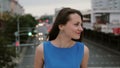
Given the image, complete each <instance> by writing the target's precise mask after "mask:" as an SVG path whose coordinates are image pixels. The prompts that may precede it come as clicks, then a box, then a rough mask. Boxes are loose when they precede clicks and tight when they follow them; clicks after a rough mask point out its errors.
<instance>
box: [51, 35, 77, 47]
mask: <svg viewBox="0 0 120 68" xmlns="http://www.w3.org/2000/svg"><path fill="white" fill-rule="evenodd" d="M74 43H75V42H74V41H73V40H71V38H68V37H66V36H64V35H58V36H57V38H56V39H55V40H53V44H55V46H56V47H60V48H69V47H72V46H73V44H74Z"/></svg>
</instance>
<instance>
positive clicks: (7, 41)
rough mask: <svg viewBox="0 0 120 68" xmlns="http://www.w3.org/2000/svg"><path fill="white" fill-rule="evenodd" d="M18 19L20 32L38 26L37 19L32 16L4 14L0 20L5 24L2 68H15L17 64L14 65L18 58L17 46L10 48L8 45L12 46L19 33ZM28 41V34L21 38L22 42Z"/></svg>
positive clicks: (1, 39) (0, 33)
mask: <svg viewBox="0 0 120 68" xmlns="http://www.w3.org/2000/svg"><path fill="white" fill-rule="evenodd" d="M18 19H19V23H20V31H22V28H25V29H24V30H27V29H28V27H35V25H36V24H37V22H36V20H35V18H34V17H33V16H32V15H30V14H27V15H23V16H12V15H10V13H8V12H6V13H3V16H2V17H1V18H0V21H1V20H2V24H3V29H0V68H3V67H5V68H14V65H15V63H13V58H15V57H16V53H15V52H16V51H15V46H10V47H9V46H8V45H12V44H13V43H14V42H15V35H14V33H15V32H16V31H17V23H18ZM26 33H27V31H26ZM27 39H28V36H27V34H26V35H23V36H20V40H21V41H22V42H24V43H25V42H26V41H27ZM23 40H24V41H23Z"/></svg>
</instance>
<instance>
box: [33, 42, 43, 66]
mask: <svg viewBox="0 0 120 68" xmlns="http://www.w3.org/2000/svg"><path fill="white" fill-rule="evenodd" d="M43 62H44V57H43V43H41V44H40V45H38V46H37V47H36V52H35V60H34V68H43Z"/></svg>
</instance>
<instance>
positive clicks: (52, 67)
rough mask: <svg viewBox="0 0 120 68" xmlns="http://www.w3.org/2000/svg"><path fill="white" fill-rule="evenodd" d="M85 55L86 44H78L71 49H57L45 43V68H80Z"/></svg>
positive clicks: (49, 43)
mask: <svg viewBox="0 0 120 68" xmlns="http://www.w3.org/2000/svg"><path fill="white" fill-rule="evenodd" d="M83 55H84V44H83V43H80V42H76V43H75V44H74V46H72V47H70V48H58V47H55V46H54V45H53V44H52V43H51V42H50V41H45V42H44V68H80V64H81V62H82V58H83Z"/></svg>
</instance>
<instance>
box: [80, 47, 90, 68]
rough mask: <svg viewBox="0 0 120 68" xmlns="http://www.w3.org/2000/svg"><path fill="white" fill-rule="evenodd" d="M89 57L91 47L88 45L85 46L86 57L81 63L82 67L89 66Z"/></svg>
mask: <svg viewBox="0 0 120 68" xmlns="http://www.w3.org/2000/svg"><path fill="white" fill-rule="evenodd" d="M88 58H89V49H88V47H87V46H84V57H83V60H82V63H81V68H87V64H88Z"/></svg>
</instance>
